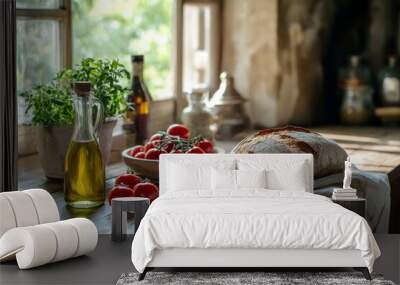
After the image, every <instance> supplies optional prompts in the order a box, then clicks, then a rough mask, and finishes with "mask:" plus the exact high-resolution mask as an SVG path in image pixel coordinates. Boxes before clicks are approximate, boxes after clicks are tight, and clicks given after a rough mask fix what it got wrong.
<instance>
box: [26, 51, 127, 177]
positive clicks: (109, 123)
mask: <svg viewBox="0 0 400 285" xmlns="http://www.w3.org/2000/svg"><path fill="white" fill-rule="evenodd" d="M123 78H129V72H128V71H127V70H126V69H125V68H124V66H123V65H122V64H120V63H119V62H118V61H116V60H112V61H110V60H100V59H92V58H86V59H83V60H82V62H81V63H80V64H78V65H76V66H74V68H72V69H65V70H63V71H61V72H59V73H58V74H57V75H56V77H55V78H54V79H53V80H52V82H51V83H49V84H45V85H37V86H35V87H34V88H33V89H32V90H30V91H28V92H24V93H22V94H21V96H23V97H24V99H25V102H26V112H28V113H30V114H31V116H32V125H34V126H37V130H38V136H37V138H38V153H39V157H40V161H41V164H42V167H43V169H44V172H45V175H46V176H47V177H49V178H63V177H64V158H65V154H66V151H67V148H68V144H69V142H70V139H71V136H72V129H73V122H74V109H73V103H72V98H71V88H72V84H73V82H74V81H83V80H84V81H90V83H91V86H92V90H93V95H94V96H95V97H96V98H97V99H99V100H100V102H101V103H102V104H103V108H104V115H105V120H104V122H103V125H102V128H101V131H100V135H99V143H100V149H101V152H102V156H103V162H104V164H105V165H106V164H107V162H108V159H109V156H110V151H111V144H112V133H113V129H114V127H115V125H116V122H117V118H118V116H120V115H121V114H123V113H124V112H125V111H126V109H127V107H128V106H127V103H126V100H125V97H126V95H127V92H128V89H127V88H125V87H123V86H122V85H121V84H120V80H121V79H123Z"/></svg>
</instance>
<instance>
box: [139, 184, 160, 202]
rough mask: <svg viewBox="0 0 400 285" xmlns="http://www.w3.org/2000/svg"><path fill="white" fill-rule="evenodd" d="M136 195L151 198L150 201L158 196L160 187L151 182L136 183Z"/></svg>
mask: <svg viewBox="0 0 400 285" xmlns="http://www.w3.org/2000/svg"><path fill="white" fill-rule="evenodd" d="M133 192H134V195H135V197H145V198H149V199H150V202H153V200H154V199H156V198H157V197H158V187H157V186H156V185H154V184H153V183H150V182H143V183H139V184H136V186H135V188H133Z"/></svg>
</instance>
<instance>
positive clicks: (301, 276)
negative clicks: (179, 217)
mask: <svg viewBox="0 0 400 285" xmlns="http://www.w3.org/2000/svg"><path fill="white" fill-rule="evenodd" d="M138 275H139V274H138V273H128V274H122V275H121V277H120V278H119V279H118V281H117V285H136V284H140V285H145V284H157V285H163V284H171V285H186V284H213V285H218V284H221V285H235V284H237V285H239V284H240V285H242V284H252V285H253V284H268V285H270V284H273V285H275V284H279V285H292V284H293V285H294V284H296V285H297V284H321V285H322V284H324V285H336V284H337V285H339V284H340V285H347V284H349V285H350V284H352V285H353V284H356V285H357V284H379V285H381V284H382V285H383V284H384V285H386V284H387V285H394V284H395V283H393V282H392V281H388V280H384V279H383V278H382V277H381V276H379V275H378V276H377V275H372V277H373V280H372V281H368V280H366V279H364V276H363V275H362V274H361V273H359V272H148V273H147V274H146V278H145V279H144V280H142V281H137V279H138Z"/></svg>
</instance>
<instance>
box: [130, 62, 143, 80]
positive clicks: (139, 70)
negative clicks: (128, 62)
mask: <svg viewBox="0 0 400 285" xmlns="http://www.w3.org/2000/svg"><path fill="white" fill-rule="evenodd" d="M132 77H133V78H135V77H138V78H139V79H143V62H132Z"/></svg>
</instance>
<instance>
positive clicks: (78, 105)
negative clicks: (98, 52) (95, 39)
mask: <svg viewBox="0 0 400 285" xmlns="http://www.w3.org/2000/svg"><path fill="white" fill-rule="evenodd" d="M90 89H91V86H90V83H89V82H86V81H80V82H75V84H74V89H73V92H72V98H73V102H74V110H75V123H74V130H73V133H72V138H71V142H70V143H69V146H68V150H67V154H66V157H65V170H64V171H65V172H64V198H65V201H66V202H67V205H69V206H71V207H73V208H93V207H97V206H100V205H102V204H103V203H104V199H105V171H104V164H103V159H102V155H101V152H100V147H99V143H98V134H99V130H100V126H101V123H102V121H103V117H104V116H103V107H102V104H101V103H100V101H99V100H98V99H96V98H95V97H93V96H92V95H91V92H90ZM94 108H96V117H95V118H93V116H92V109H94Z"/></svg>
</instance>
